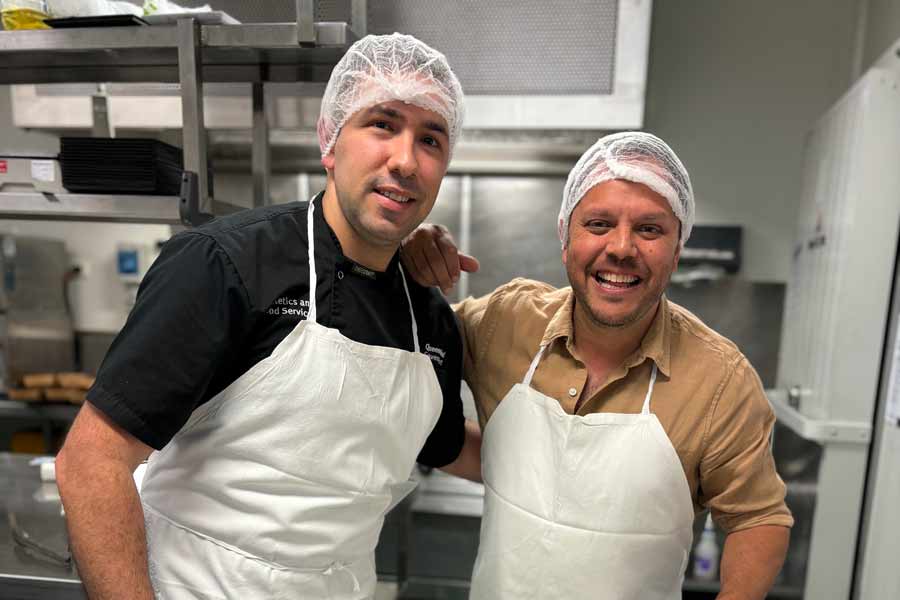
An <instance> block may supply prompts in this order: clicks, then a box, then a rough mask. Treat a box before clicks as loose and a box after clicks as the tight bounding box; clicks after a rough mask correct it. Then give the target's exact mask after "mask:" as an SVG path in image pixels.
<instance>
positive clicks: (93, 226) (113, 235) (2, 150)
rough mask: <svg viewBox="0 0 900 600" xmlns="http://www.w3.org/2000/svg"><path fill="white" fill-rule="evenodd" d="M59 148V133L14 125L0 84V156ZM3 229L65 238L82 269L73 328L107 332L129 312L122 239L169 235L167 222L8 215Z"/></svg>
mask: <svg viewBox="0 0 900 600" xmlns="http://www.w3.org/2000/svg"><path fill="white" fill-rule="evenodd" d="M58 151H59V141H58V139H57V138H56V137H55V136H51V135H47V134H41V133H34V132H26V131H22V130H20V129H16V128H15V127H14V126H13V124H12V114H11V111H10V101H9V88H8V86H0V155H3V154H31V153H38V154H56V153H57V152H58ZM0 201H2V200H0ZM0 233H12V234H15V235H22V236H31V237H43V238H50V239H57V240H63V241H64V242H66V247H67V249H68V250H69V253H70V254H71V255H72V260H73V264H78V265H80V266H82V268H83V269H84V272H83V273H82V275H81V277H79V278H78V279H77V280H75V281H74V282H73V283H72V288H71V292H72V296H71V298H72V310H73V312H74V313H75V314H74V315H73V316H74V322H75V328H76V329H78V330H80V331H92V332H108V333H115V332H117V331H119V329H120V328H121V327H122V324H123V323H124V322H125V317H127V315H128V305H127V296H126V292H125V288H124V286H123V285H122V284H121V283H120V282H119V280H118V279H117V276H116V265H115V252H116V247H117V245H118V244H119V243H124V242H127V243H132V244H152V243H154V242H155V241H156V240H158V239H168V238H169V236H170V235H171V234H170V228H169V227H168V226H167V225H120V224H109V223H65V222H53V221H4V220H0Z"/></svg>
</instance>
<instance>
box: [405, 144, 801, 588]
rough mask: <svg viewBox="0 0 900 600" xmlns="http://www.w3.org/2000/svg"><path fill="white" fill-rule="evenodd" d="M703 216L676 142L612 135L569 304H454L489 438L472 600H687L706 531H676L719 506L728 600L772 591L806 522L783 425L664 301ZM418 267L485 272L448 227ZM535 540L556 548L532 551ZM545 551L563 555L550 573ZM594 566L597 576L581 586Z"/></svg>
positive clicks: (587, 184) (420, 255)
mask: <svg viewBox="0 0 900 600" xmlns="http://www.w3.org/2000/svg"><path fill="white" fill-rule="evenodd" d="M693 212H694V211H693V192H692V189H691V185H690V179H689V177H688V174H687V171H686V170H685V169H684V167H683V166H682V164H681V162H680V161H679V159H678V158H677V156H675V154H674V152H672V151H671V149H670V148H669V147H668V146H667V145H666V144H665V143H664V142H662V141H661V140H659V139H658V138H655V137H654V136H651V135H649V134H644V133H639V132H628V133H623V134H615V135H613V136H607V137H605V138H602V139H601V140H600V141H598V143H597V144H596V145H595V146H594V147H592V148H591V149H590V150H588V152H586V153H585V155H584V156H583V157H582V158H581V160H580V161H579V163H578V164H577V165H576V166H575V168H574V169H573V171H572V173H571V174H570V176H569V180H568V182H567V185H566V189H565V192H564V198H563V206H562V209H561V211H560V218H559V233H560V239H561V241H562V243H563V253H562V258H563V263H564V265H565V267H566V271H567V274H568V278H569V281H570V283H571V287H568V288H564V289H560V290H557V289H554V288H553V287H552V286H549V285H547V284H544V283H540V282H536V281H530V280H526V279H515V280H513V281H512V282H510V283H508V284H506V285H503V286H501V287H499V288H498V289H497V290H495V291H494V292H493V293H491V294H488V295H487V296H484V297H482V298H469V299H466V300H465V301H463V302H461V303H460V304H458V305H457V306H456V307H455V308H456V312H457V315H458V317H459V320H460V322H461V328H462V330H463V334H464V339H465V343H466V358H465V365H464V371H465V379H466V381H467V382H468V384H469V386H470V387H471V389H472V391H473V393H474V396H475V401H476V406H477V409H478V414H479V420H480V423H481V427H482V430H483V431H484V449H483V466H484V476H485V483H486V512H485V521H484V523H483V525H482V542H481V547H480V550H479V559H478V562H477V563H476V568H475V573H474V575H473V596H472V597H473V598H481V597H484V598H507V597H509V598H512V597H517V598H522V597H534V598H542V597H543V598H549V597H555V598H575V597H602V598H616V599H619V598H660V599H663V598H666V599H668V598H676V597H680V583H681V582H680V575H681V573H683V571H684V566H685V564H684V562H685V561H686V557H687V555H686V551H689V549H690V533H689V532H688V533H686V534H684V535H681V534H679V533H678V532H679V531H680V532H682V533H684V528H685V526H687V527H689V525H690V524H689V523H688V522H687V521H692V518H693V516H694V515H695V514H697V513H699V512H701V511H703V510H705V509H707V508H708V509H710V510H711V512H712V516H713V518H714V520H715V521H716V523H717V524H718V525H719V527H721V528H722V529H724V530H725V532H726V533H727V538H726V543H725V547H724V551H723V554H722V561H721V582H722V585H721V593H720V595H719V598H721V599H723V600H724V599H739V598H740V599H757V598H759V599H762V598H764V597H765V594H766V592H767V591H768V589H769V588H770V587H771V585H772V582H773V581H774V578H775V576H776V575H777V573H778V571H779V570H780V568H781V565H782V563H783V560H784V556H785V553H786V550H787V544H788V538H789V528H790V527H791V526H792V524H793V519H792V518H791V514H790V511H789V510H788V509H787V507H786V506H785V503H784V496H785V487H784V484H783V482H782V481H781V479H780V478H779V477H778V475H777V473H776V472H775V465H774V461H773V458H772V454H771V449H770V445H769V440H770V436H771V432H772V427H773V424H774V414H773V412H772V409H771V407H770V405H769V403H768V400H767V399H766V397H765V394H764V392H763V388H762V385H761V383H760V380H759V377H758V376H757V374H756V372H755V371H754V369H753V367H752V366H751V365H750V364H749V362H748V361H747V359H746V358H745V357H744V356H743V354H741V352H740V351H739V350H738V349H737V347H736V346H735V345H734V344H733V343H731V342H730V341H729V340H727V339H725V338H724V337H722V336H721V335H719V334H717V333H716V332H714V331H713V330H711V329H710V328H709V327H707V326H706V325H704V324H703V323H702V322H701V321H700V320H699V319H698V318H697V317H696V316H694V315H693V314H691V313H690V312H689V311H687V310H686V309H684V308H682V307H680V306H677V305H675V304H673V303H672V302H669V301H668V300H667V299H666V298H665V296H664V294H663V292H664V290H665V288H666V286H667V285H668V282H669V277H670V275H671V273H672V271H674V269H675V268H676V267H677V264H678V257H679V254H680V251H681V248H682V247H683V244H684V241H685V240H686V239H687V237H688V236H689V235H690V229H691V226H692V223H693ZM402 253H403V256H404V264H405V265H406V266H407V268H408V270H409V271H410V272H411V274H412V275H413V276H414V277H415V278H417V279H419V280H420V282H422V283H426V284H431V285H440V286H441V287H442V288H444V289H447V288H448V287H449V286H452V284H453V283H454V282H455V279H456V277H458V274H459V270H460V267H461V266H462V268H463V269H465V270H472V269H475V268H477V262H475V261H473V259H472V258H471V257H467V256H465V255H461V254H458V253H457V252H456V249H455V247H454V246H453V244H452V240H450V238H449V234H447V232H446V230H445V229H443V228H439V227H436V226H424V227H422V228H420V229H419V230H417V231H416V232H415V233H414V234H413V235H412V236H411V237H410V238H408V240H407V241H406V242H404V246H403V251H402ZM519 383H523V384H525V385H522V386H516V384H519ZM501 401H503V406H504V407H506V406H508V408H504V409H503V410H501ZM535 406H537V407H538V408H535ZM504 410H505V413H504ZM498 411H499V412H498ZM554 411H557V412H558V414H557V412H554ZM642 412H643V413H645V415H641V413H642ZM498 416H502V418H501V421H502V422H501V423H499V424H495V419H496V418H497V417H498ZM654 416H655V418H654ZM642 418H643V420H642ZM648 419H649V421H648ZM650 421H658V424H659V425H661V431H660V430H658V428H657V429H654V427H657V426H656V425H654V424H653V423H652V422H650ZM559 423H562V425H558V424H559ZM648 423H649V424H648ZM579 431H583V432H584V433H578V432H579ZM617 431H618V432H619V433H616V432H617ZM623 432H624V433H623ZM523 438H528V439H523ZM546 438H555V439H556V440H557V441H556V445H555V446H554V445H553V444H552V443H547V442H546ZM560 440H561V441H560ZM585 440H586V441H585ZM648 440H650V441H648ZM584 444H587V445H584ZM534 447H537V448H538V450H533V448H534ZM671 449H674V454H673V453H672V452H671ZM667 453H668V454H667ZM554 454H555V455H557V456H556V457H555V458H546V457H545V456H544V455H554ZM573 455H575V456H578V457H580V459H573V458H572V456H573ZM651 456H652V457H651ZM560 457H562V458H560ZM641 457H644V462H643V463H642V462H641ZM669 461H671V463H672V464H674V465H675V469H674V470H677V471H678V473H677V474H674V473H673V469H672V468H667V467H666V466H665V465H666V464H667V463H668V462H669ZM543 462H547V463H548V467H547V468H546V469H544V468H543V467H542V463H543ZM584 463H589V464H587V465H585V464H584ZM567 464H571V465H572V466H571V468H572V473H573V474H572V475H571V476H567V475H565V473H566V472H567V471H566V469H568V468H569V467H567V466H566V465H567ZM670 466H671V464H670ZM678 466H680V469H678V468H677V467H678ZM656 469H659V472H658V473H657V472H656ZM513 473H514V475H512V474H513ZM569 479H571V480H572V481H574V482H575V483H574V484H572V483H570V482H568V483H567V481H568V480H569ZM531 480H533V481H531ZM523 481H524V483H523ZM529 481H531V482H530V483H529ZM660 482H662V483H660ZM685 483H686V485H685ZM576 488H582V489H581V490H578V489H576ZM573 489H574V490H575V491H572V490H573ZM547 490H550V491H549V492H548V491H547ZM585 490H587V491H585ZM542 495H548V500H547V501H546V502H543V501H542V500H541V499H540V498H541V497H542ZM661 496H662V497H665V500H664V501H659V500H658V498H659V497H661ZM507 505H510V506H511V508H510V507H507ZM573 507H574V509H573ZM570 509H571V510H570ZM567 510H568V512H567ZM522 515H527V516H525V517H523V516H522ZM567 515H568V516H567ZM572 515H574V516H572ZM589 515H606V516H604V517H595V516H589ZM635 515H637V516H635ZM604 519H605V520H604ZM623 523H627V525H622V524H623ZM529 530H530V531H533V532H540V535H536V534H535V535H531V536H530V537H529V536H528V535H525V534H523V535H520V534H521V533H522V532H528V531H529ZM575 530H577V531H579V533H578V534H577V535H575V537H572V535H573V534H571V533H570V532H571V531H575ZM585 532H588V533H585ZM585 536H588V537H585ZM666 536H668V537H666ZM494 538H496V540H495V539H494ZM534 538H539V539H540V540H541V543H539V544H536V545H534V544H532V540H533V539H534ZM647 539H651V540H655V541H652V542H646V541H645V540H647ZM548 540H557V541H559V543H558V544H557V547H558V548H559V549H560V551H561V553H562V554H564V555H563V556H556V557H552V556H541V554H542V552H548V548H551V547H553V545H552V544H551V543H550V542H549V541H548ZM560 540H561V541H560ZM648 543H649V546H648V545H647V544H648ZM513 546H515V547H517V548H529V550H527V551H524V550H523V551H517V550H515V549H513V548H512V547H513ZM516 552H519V554H516ZM535 555H536V556H537V557H538V558H537V559H535V558H532V557H533V556H535ZM623 557H624V558H623ZM620 559H621V560H622V562H624V563H626V565H625V566H624V567H623V565H622V564H615V565H614V566H610V567H609V569H605V568H604V567H603V565H604V564H611V563H616V562H617V561H618V560H620ZM635 559H636V560H635ZM583 560H586V561H587V562H586V563H582V561H583ZM529 561H532V562H529ZM534 561H536V562H534ZM679 561H681V562H679ZM634 562H639V563H641V564H632V563H634ZM513 564H514V565H519V566H518V567H510V566H509V565H513ZM582 564H584V565H585V570H587V571H591V572H594V573H596V576H595V577H587V578H585V577H582V576H576V574H578V573H579V571H580V569H579V566H580V565H582ZM548 565H549V566H548ZM533 573H539V574H540V575H537V574H535V575H534V579H533V580H530V579H529V577H530V576H531V574H533ZM622 573H624V574H622ZM676 578H677V581H676V580H675V579H676ZM553 582H556V583H553Z"/></svg>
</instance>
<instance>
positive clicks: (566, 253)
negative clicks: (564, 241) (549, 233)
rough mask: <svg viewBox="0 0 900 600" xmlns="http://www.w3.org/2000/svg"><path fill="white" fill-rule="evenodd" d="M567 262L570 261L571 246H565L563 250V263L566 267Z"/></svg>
mask: <svg viewBox="0 0 900 600" xmlns="http://www.w3.org/2000/svg"><path fill="white" fill-rule="evenodd" d="M567 260H569V246H568V245H566V246H563V249H562V262H563V264H564V265H565V264H567V263H566V261H567Z"/></svg>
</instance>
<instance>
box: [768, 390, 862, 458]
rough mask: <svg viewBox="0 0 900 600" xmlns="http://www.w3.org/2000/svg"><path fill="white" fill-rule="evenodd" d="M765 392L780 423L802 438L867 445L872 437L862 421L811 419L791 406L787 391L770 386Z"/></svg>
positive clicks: (824, 442) (823, 442)
mask: <svg viewBox="0 0 900 600" xmlns="http://www.w3.org/2000/svg"><path fill="white" fill-rule="evenodd" d="M766 395H767V396H768V397H769V401H770V402H771V403H772V408H773V409H774V410H775V416H776V418H777V419H778V421H779V422H781V423H782V424H784V425H786V426H787V427H789V428H790V429H791V430H792V431H793V432H794V433H796V434H797V435H799V436H800V437H802V438H803V439H805V440H809V441H813V442H818V443H820V444H826V443H838V442H839V443H844V444H861V445H868V444H869V442H870V441H871V439H872V424H871V423H865V422H862V421H859V422H857V421H840V420H825V419H813V418H811V417H808V416H806V415H804V414H803V413H801V412H800V411H798V410H797V409H796V408H794V407H793V406H791V405H790V403H789V395H790V393H789V392H788V390H783V389H770V390H766Z"/></svg>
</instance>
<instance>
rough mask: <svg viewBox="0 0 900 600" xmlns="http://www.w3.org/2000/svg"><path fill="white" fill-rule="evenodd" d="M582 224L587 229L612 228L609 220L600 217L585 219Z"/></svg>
mask: <svg viewBox="0 0 900 600" xmlns="http://www.w3.org/2000/svg"><path fill="white" fill-rule="evenodd" d="M584 226H585V227H586V228H587V229H600V230H605V229H611V228H612V224H611V223H610V222H609V221H604V220H602V219H591V220H590V221H587V222H586V223H585V224H584Z"/></svg>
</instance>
